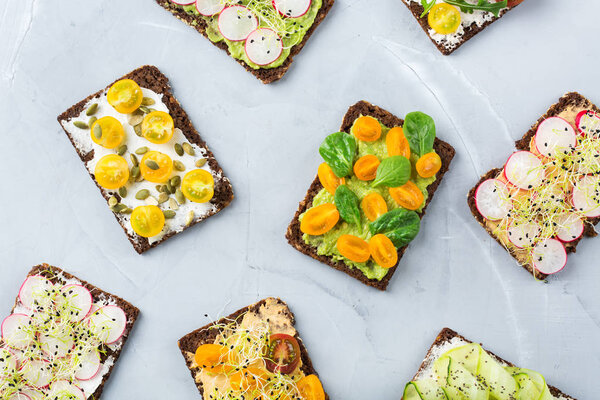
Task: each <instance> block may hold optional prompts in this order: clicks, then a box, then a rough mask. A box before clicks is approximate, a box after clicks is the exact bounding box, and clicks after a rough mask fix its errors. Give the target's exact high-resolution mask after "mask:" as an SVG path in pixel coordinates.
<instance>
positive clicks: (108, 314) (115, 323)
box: [89, 306, 127, 344]
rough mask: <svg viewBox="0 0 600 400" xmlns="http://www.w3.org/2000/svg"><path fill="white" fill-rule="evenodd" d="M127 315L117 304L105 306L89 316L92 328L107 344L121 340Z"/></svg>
mask: <svg viewBox="0 0 600 400" xmlns="http://www.w3.org/2000/svg"><path fill="white" fill-rule="evenodd" d="M126 325H127V315H125V312H124V311H123V310H121V309H120V308H119V307H117V306H104V307H101V308H99V309H98V310H97V311H96V312H94V313H93V314H92V315H91V316H90V318H89V326H90V330H91V331H92V332H93V333H94V334H96V336H98V338H99V339H100V340H102V341H103V342H104V343H106V344H112V343H114V342H116V341H117V340H119V339H120V338H121V336H123V333H124V332H125V326H126Z"/></svg>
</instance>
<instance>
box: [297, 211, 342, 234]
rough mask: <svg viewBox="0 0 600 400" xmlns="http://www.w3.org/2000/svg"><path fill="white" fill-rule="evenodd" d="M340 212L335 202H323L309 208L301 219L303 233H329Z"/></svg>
mask: <svg viewBox="0 0 600 400" xmlns="http://www.w3.org/2000/svg"><path fill="white" fill-rule="evenodd" d="M339 219H340V213H339V211H338V210H337V208H335V204H331V203H327V204H321V205H320V206H316V207H313V208H311V209H310V210H308V211H307V212H306V213H305V214H304V216H303V217H302V221H300V230H301V231H302V232H303V233H306V234H309V235H313V236H318V235H322V234H324V233H327V232H329V231H330V230H331V228H333V227H334V226H335V224H337V222H338V221H339Z"/></svg>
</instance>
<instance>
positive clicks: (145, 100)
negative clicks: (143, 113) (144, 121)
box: [142, 97, 156, 106]
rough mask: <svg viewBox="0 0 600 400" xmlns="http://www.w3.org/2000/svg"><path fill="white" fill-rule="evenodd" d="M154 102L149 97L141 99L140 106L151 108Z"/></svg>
mask: <svg viewBox="0 0 600 400" xmlns="http://www.w3.org/2000/svg"><path fill="white" fill-rule="evenodd" d="M155 103H156V102H155V101H154V99H151V98H150V97H144V98H143V99H142V105H143V106H151V105H153V104H155Z"/></svg>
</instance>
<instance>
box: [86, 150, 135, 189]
mask: <svg viewBox="0 0 600 400" xmlns="http://www.w3.org/2000/svg"><path fill="white" fill-rule="evenodd" d="M94 176H95V177H96V182H98V185H100V186H102V187H103V188H105V189H110V190H114V189H118V188H120V187H121V186H124V185H125V184H126V183H127V180H128V179H129V166H128V165H127V161H125V159H124V158H123V157H121V156H119V155H116V154H108V155H106V156H104V157H102V158H101V159H99V160H98V163H97V164H96V168H95V169H94Z"/></svg>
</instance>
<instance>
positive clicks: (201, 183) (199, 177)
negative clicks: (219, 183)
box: [181, 169, 215, 203]
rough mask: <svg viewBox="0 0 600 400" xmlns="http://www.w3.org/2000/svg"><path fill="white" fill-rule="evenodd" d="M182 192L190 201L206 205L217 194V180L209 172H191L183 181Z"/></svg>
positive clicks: (201, 170) (195, 170)
mask: <svg viewBox="0 0 600 400" xmlns="http://www.w3.org/2000/svg"><path fill="white" fill-rule="evenodd" d="M181 191H182V192H183V195H184V196H185V198H186V199H188V200H189V201H193V202H194V203H206V202H207V201H209V200H210V199H212V198H213V196H214V194H215V179H214V178H213V176H212V174H211V173H210V172H208V171H207V170H204V169H194V170H191V171H190V172H188V173H187V174H185V176H184V177H183V179H182V180H181Z"/></svg>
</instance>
